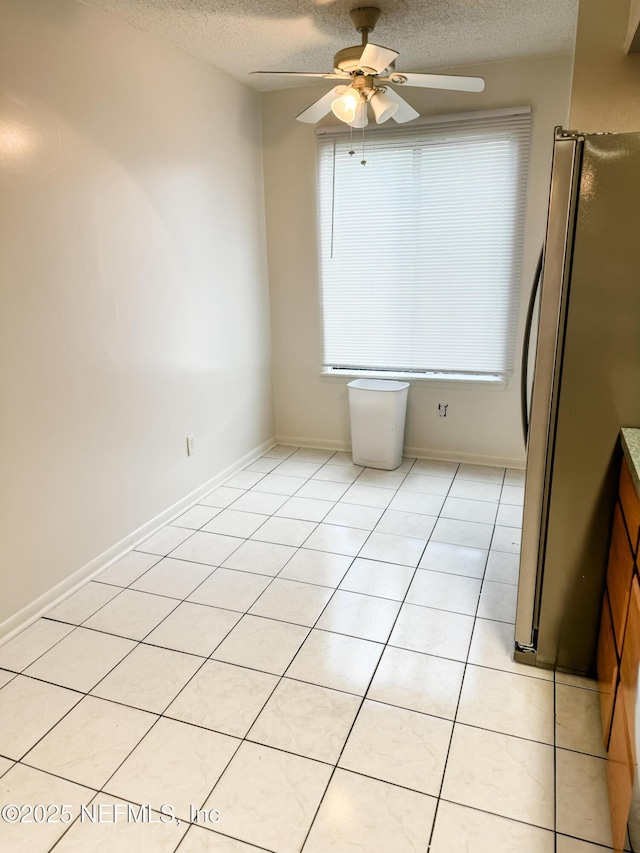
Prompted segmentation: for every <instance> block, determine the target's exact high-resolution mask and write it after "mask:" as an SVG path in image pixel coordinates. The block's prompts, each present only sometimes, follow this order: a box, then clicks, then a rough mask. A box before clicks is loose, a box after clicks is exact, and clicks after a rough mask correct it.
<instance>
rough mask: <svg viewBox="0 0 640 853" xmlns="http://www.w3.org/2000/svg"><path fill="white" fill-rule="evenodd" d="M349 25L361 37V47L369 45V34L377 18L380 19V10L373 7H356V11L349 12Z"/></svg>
mask: <svg viewBox="0 0 640 853" xmlns="http://www.w3.org/2000/svg"><path fill="white" fill-rule="evenodd" d="M349 17H350V18H351V23H352V24H353V26H354V27H355V29H356V32H358V33H361V35H362V45H363V46H364V45H366V44H368V43H369V33H372V32H373V31H374V30H375V28H376V24H377V23H378V18H379V17H380V9H377V8H376V7H375V6H358V8H357V9H352V10H351V11H350V12H349Z"/></svg>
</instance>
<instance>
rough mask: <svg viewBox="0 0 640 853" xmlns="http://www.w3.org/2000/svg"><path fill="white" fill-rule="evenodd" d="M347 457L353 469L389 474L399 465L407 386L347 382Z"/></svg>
mask: <svg viewBox="0 0 640 853" xmlns="http://www.w3.org/2000/svg"><path fill="white" fill-rule="evenodd" d="M348 387H349V412H350V415H351V453H352V455H353V461H354V463H355V464H356V465H365V466H366V467H367V468H384V469H385V470H386V471H392V470H393V469H394V468H397V467H398V465H400V463H401V462H402V445H403V443H404V421H405V415H406V412H407V389H408V388H409V383H408V382H393V381H390V380H388V379H356V380H354V381H353V382H349V385H348Z"/></svg>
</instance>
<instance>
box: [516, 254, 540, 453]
mask: <svg viewBox="0 0 640 853" xmlns="http://www.w3.org/2000/svg"><path fill="white" fill-rule="evenodd" d="M543 257H544V246H543V247H542V249H540V257H539V258H538V265H537V266H536V273H535V275H534V277H533V286H532V288H531V295H530V297H529V307H528V308H527V319H526V321H525V325H524V340H523V342H522V364H521V367H520V405H521V412H522V435H523V438H524V446H525V447H526V446H527V440H528V438H529V401H528V398H527V390H528V385H529V348H530V346H531V327H532V325H533V312H534V310H535V305H536V298H537V296H538V291H539V290H540V284H541V282H542V258H543Z"/></svg>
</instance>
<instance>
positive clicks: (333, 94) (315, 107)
mask: <svg viewBox="0 0 640 853" xmlns="http://www.w3.org/2000/svg"><path fill="white" fill-rule="evenodd" d="M342 88H344V87H341V86H336V88H335V89H330V90H329V91H328V92H327V93H326V95H323V96H322V97H321V98H318V100H317V101H314V102H313V103H312V104H311V106H310V107H307V108H306V110H303V111H302V112H301V113H300V114H299V115H297V116H296V118H297V119H298V121H304V122H307V123H308V124H315V123H316V122H317V121H320V119H321V118H324V117H325V116H326V115H327V113H329V112H330V111H331V103H332V101H335V99H336V98H337V97H338V94H339V90H340V89H342Z"/></svg>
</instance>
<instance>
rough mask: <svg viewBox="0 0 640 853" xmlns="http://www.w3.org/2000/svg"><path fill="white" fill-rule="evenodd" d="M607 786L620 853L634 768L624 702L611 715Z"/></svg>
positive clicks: (613, 831)
mask: <svg viewBox="0 0 640 853" xmlns="http://www.w3.org/2000/svg"><path fill="white" fill-rule="evenodd" d="M607 782H608V783H609V785H608V787H609V807H610V809H611V832H612V835H613V848H614V850H615V851H616V853H622V851H623V850H624V842H625V837H626V834H627V819H628V817H629V809H630V807H631V796H632V789H633V765H632V763H631V755H630V744H629V727H628V725H627V718H626V714H625V710H624V702H621V701H618V702H616V704H615V707H614V711H613V723H612V725H611V740H610V742H609V754H608V757H607Z"/></svg>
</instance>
